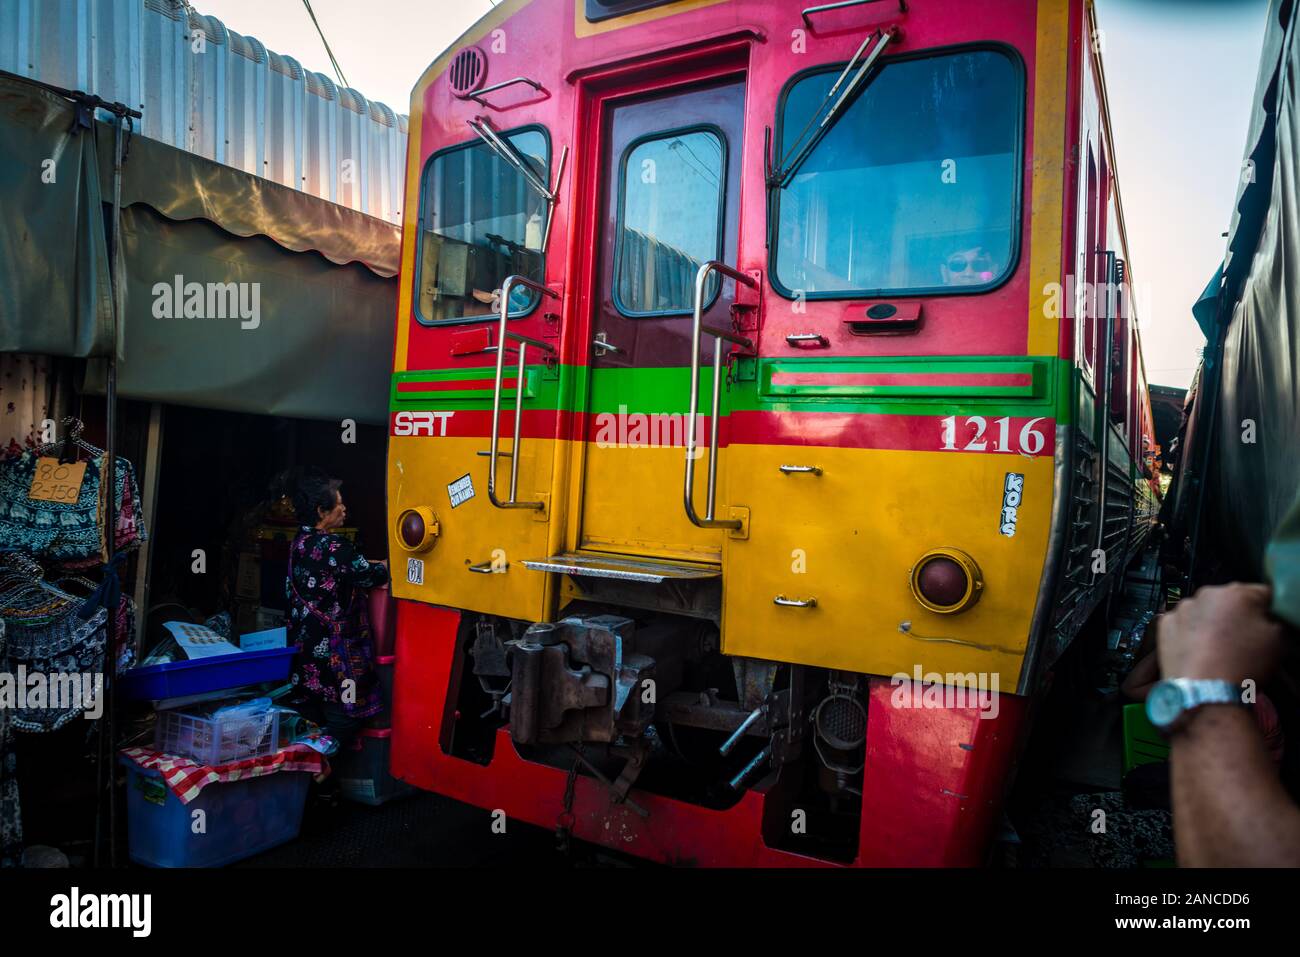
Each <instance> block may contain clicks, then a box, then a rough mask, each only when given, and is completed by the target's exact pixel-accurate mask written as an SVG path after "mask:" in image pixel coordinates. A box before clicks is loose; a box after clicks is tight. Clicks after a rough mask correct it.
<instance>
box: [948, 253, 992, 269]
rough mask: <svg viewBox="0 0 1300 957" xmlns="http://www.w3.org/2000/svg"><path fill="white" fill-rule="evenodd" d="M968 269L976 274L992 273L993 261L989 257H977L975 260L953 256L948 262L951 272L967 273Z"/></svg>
mask: <svg viewBox="0 0 1300 957" xmlns="http://www.w3.org/2000/svg"><path fill="white" fill-rule="evenodd" d="M967 269H971V270H972V271H974V272H991V271H992V270H993V260H992V259H990V258H989V257H988V256H976V257H975V258H974V259H967V258H966V257H965V256H953V257H952V258H951V259H949V260H948V271H949V272H965V271H966V270H967Z"/></svg>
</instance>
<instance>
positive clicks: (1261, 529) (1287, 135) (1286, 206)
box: [1206, 0, 1300, 625]
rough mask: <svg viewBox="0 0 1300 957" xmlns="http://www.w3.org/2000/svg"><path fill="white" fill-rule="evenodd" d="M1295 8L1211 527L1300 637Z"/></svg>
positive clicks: (1227, 294)
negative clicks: (1269, 592) (1268, 589)
mask: <svg viewBox="0 0 1300 957" xmlns="http://www.w3.org/2000/svg"><path fill="white" fill-rule="evenodd" d="M1289 6H1290V5H1289V3H1281V2H1279V0H1275V3H1274V5H1273V8H1272V9H1271V10H1270V21H1269V28H1268V37H1267V39H1266V43H1265V63H1264V66H1265V67H1267V66H1270V64H1269V62H1268V61H1269V57H1270V56H1272V55H1274V54H1273V51H1277V53H1276V55H1277V56H1278V57H1279V59H1278V60H1277V61H1275V62H1276V64H1277V69H1276V71H1275V72H1274V71H1273V70H1271V69H1264V68H1263V67H1262V68H1261V77H1260V87H1259V90H1258V91H1257V97H1256V98H1257V101H1258V103H1257V107H1256V122H1254V123H1252V135H1251V140H1250V142H1249V143H1248V147H1247V155H1248V158H1250V159H1251V160H1252V161H1253V162H1254V163H1255V165H1254V166H1253V167H1250V168H1251V169H1252V171H1253V173H1252V175H1251V176H1250V177H1248V178H1247V179H1248V181H1247V183H1246V185H1245V188H1244V189H1243V190H1242V197H1241V199H1240V200H1239V203H1238V216H1237V219H1236V221H1235V222H1234V228H1233V236H1232V239H1231V240H1230V242H1229V258H1228V261H1227V266H1226V269H1225V274H1226V279H1225V283H1224V289H1223V295H1222V299H1221V301H1220V303H1219V309H1218V322H1220V323H1224V324H1225V325H1226V328H1224V329H1223V330H1222V335H1223V353H1222V361H1221V363H1220V373H1221V379H1220V386H1219V401H1218V410H1217V415H1216V417H1215V418H1216V422H1215V432H1216V433H1217V434H1216V436H1215V439H1214V443H1215V444H1214V446H1213V448H1214V454H1213V456H1212V458H1211V461H1210V465H1209V471H1208V473H1207V475H1206V480H1207V489H1206V492H1207V496H1208V499H1207V501H1208V506H1207V509H1206V515H1207V522H1208V523H1209V530H1210V531H1211V533H1212V540H1213V541H1214V542H1215V543H1216V544H1217V546H1218V554H1217V555H1216V556H1215V557H1217V558H1219V559H1221V560H1222V561H1223V562H1224V563H1225V565H1226V566H1227V568H1228V569H1229V570H1230V571H1231V572H1232V573H1233V574H1234V575H1237V576H1238V577H1251V578H1256V579H1260V578H1265V577H1268V578H1269V580H1271V582H1272V584H1273V587H1274V611H1275V612H1276V613H1277V614H1279V615H1281V616H1282V617H1284V618H1286V619H1287V620H1289V621H1291V622H1292V623H1293V624H1297V625H1300V500H1298V498H1297V491H1298V490H1300V109H1298V104H1297V91H1296V84H1297V82H1300V51H1298V49H1297V45H1296V42H1295V40H1296V38H1295V24H1294V23H1290V24H1287V25H1284V18H1283V17H1281V16H1279V14H1280V13H1281V12H1283V11H1284V10H1288V9H1289ZM1261 117H1262V119H1261ZM1261 147H1263V148H1261ZM1265 162H1267V166H1265V165H1264V163H1265ZM1252 188H1253V192H1254V195H1253V196H1252V195H1251V194H1252ZM1218 332H1219V331H1218V330H1216V336H1217V335H1218ZM1214 339H1215V337H1212V338H1211V341H1212V342H1213V341H1214Z"/></svg>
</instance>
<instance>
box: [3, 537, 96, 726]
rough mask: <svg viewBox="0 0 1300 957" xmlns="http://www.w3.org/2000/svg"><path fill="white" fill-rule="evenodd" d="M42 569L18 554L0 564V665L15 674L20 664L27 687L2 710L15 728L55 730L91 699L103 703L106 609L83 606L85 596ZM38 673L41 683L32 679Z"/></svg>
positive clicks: (83, 707)
mask: <svg viewBox="0 0 1300 957" xmlns="http://www.w3.org/2000/svg"><path fill="white" fill-rule="evenodd" d="M41 574H42V572H41V569H40V566H38V565H36V563H35V562H32V561H31V560H30V559H25V558H21V557H19V556H7V557H6V560H5V561H4V562H3V563H0V621H3V624H4V631H5V652H4V655H3V657H0V670H2V671H4V672H5V673H6V674H9V675H15V676H16V675H18V674H19V669H20V668H21V669H22V673H23V674H24V675H25V676H26V687H27V688H28V689H29V691H28V692H27V693H25V694H24V695H23V696H22V697H23V700H22V701H20V702H15V703H14V704H13V706H12V707H9V708H7V709H6V710H7V711H8V718H9V721H10V723H11V725H12V727H13V728H15V729H17V730H19V731H36V732H39V731H56V730H58V729H59V728H61V727H63V726H64V725H66V724H68V723H69V722H70V721H72V720H73V719H75V718H77V717H79V716H80V715H81V714H82V713H84V712H85V710H86V709H87V707H89V706H90V705H91V704H92V703H99V704H102V701H99V702H96V700H95V696H96V695H97V694H98V693H102V687H103V679H102V675H103V673H104V659H105V652H106V646H107V643H108V629H107V624H108V610H107V609H105V608H103V607H102V606H101V607H95V608H86V609H84V610H83V606H84V605H85V601H84V600H83V599H81V598H78V597H76V596H74V595H70V594H68V593H67V592H65V591H63V590H62V589H59V588H55V587H54V586H53V585H51V584H49V583H48V582H45V581H42V580H41V578H40V576H41ZM83 614H84V615H86V617H84V618H83V617H82V615H83ZM38 675H39V676H42V678H41V680H40V682H37V683H33V678H34V676H38ZM97 675H98V676H101V677H100V678H99V680H98V682H96V681H95V676H97ZM87 680H89V682H90V684H89V685H87V683H86V681H87ZM73 683H75V684H76V686H77V687H76V689H75V693H74V689H73V688H72V684H73ZM40 684H43V686H44V689H45V693H44V694H43V695H41V696H40V697H36V696H34V695H33V694H32V693H31V691H30V689H32V688H35V687H37V686H39V685H40ZM96 685H98V687H96ZM56 693H57V694H58V698H57V699H56V698H55V695H56Z"/></svg>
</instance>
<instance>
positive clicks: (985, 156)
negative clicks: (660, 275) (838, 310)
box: [772, 50, 1023, 299]
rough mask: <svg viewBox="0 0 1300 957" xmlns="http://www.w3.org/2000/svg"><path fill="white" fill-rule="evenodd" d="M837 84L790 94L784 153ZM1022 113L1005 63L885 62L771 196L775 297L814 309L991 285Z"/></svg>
mask: <svg viewBox="0 0 1300 957" xmlns="http://www.w3.org/2000/svg"><path fill="white" fill-rule="evenodd" d="M838 72H839V71H837V70H835V69H830V70H827V71H825V72H818V73H814V74H811V75H807V76H804V77H803V78H802V79H800V80H798V81H796V82H795V83H794V84H793V85H792V86H791V87H790V88H789V90H788V92H787V93H786V97H785V105H784V109H783V112H782V116H781V140H782V143H781V146H782V150H781V152H782V153H783V154H784V153H786V152H788V151H789V149H790V146H791V142H792V141H793V140H794V139H795V137H797V136H798V134H799V131H800V130H801V129H803V128H804V127H805V126H806V124H807V122H808V120H809V117H810V116H812V115H813V113H814V111H816V110H817V109H818V108H819V107H820V105H821V104H822V103H823V102H824V100H825V98H826V94H827V92H828V90H829V89H830V87H831V85H832V84H833V83H834V82H835V79H836V77H837V76H838ZM1022 114H1023V92H1022V81H1021V74H1020V69H1019V67H1018V65H1017V64H1016V63H1015V62H1014V61H1013V60H1012V59H1011V58H1010V57H1009V56H1007V55H1006V54H1004V53H1001V52H998V51H993V50H977V51H967V52H961V53H953V54H946V55H942V56H934V57H927V58H924V59H908V60H899V61H895V62H893V63H889V64H886V65H885V66H884V67H882V68H881V69H880V70H879V72H878V73H877V74H876V76H875V77H874V78H872V79H871V81H870V82H869V83H868V84H867V86H866V87H865V88H864V89H863V90H862V91H861V93H860V94H859V95H858V96H857V98H856V99H855V100H854V102H853V103H852V104H851V105H850V106H849V107H848V108H847V109H846V110H845V111H844V112H843V113H842V115H840V116H839V118H838V121H837V122H836V123H835V124H834V125H833V126H831V127H830V129H829V130H828V131H827V132H826V134H825V135H824V136H823V137H822V139H821V140H820V141H819V142H818V143H817V145H816V147H815V148H814V149H813V151H812V152H811V153H810V154H809V155H808V157H807V159H806V160H805V161H804V162H803V163H802V164H801V165H800V166H799V168H798V171H797V173H796V174H795V175H794V176H793V177H792V178H791V180H790V182H789V185H788V186H787V187H786V188H785V189H784V190H780V191H779V192H778V194H777V203H778V209H777V229H776V243H775V247H774V253H773V257H774V263H773V268H772V273H773V278H774V281H775V283H776V285H777V287H778V288H779V289H781V290H782V291H783V292H784V293H785V294H787V295H789V296H791V297H797V296H801V295H802V296H806V297H807V298H810V299H816V298H855V297H867V296H878V295H886V294H888V295H898V294H909V293H910V294H917V293H923V292H924V293H931V292H954V293H956V292H977V291H979V290H981V289H990V288H992V287H994V286H996V285H998V284H999V283H1000V282H1001V281H1002V280H1003V279H1004V278H1005V277H1006V276H1007V275H1009V274H1010V271H1011V269H1012V267H1013V266H1014V259H1015V255H1016V249H1017V240H1018V233H1019V231H1018V229H1017V228H1016V227H1017V220H1018V206H1019V184H1020V176H1019V170H1018V167H1019V156H1020V148H1021V145H1020V141H1021V128H1022V127H1021V122H1022Z"/></svg>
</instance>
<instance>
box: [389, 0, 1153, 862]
mask: <svg viewBox="0 0 1300 957" xmlns="http://www.w3.org/2000/svg"><path fill="white" fill-rule="evenodd" d="M1102 38H1103V34H1102V33H1101V32H1100V31H1099V29H1098V25H1097V19H1096V12H1095V9H1094V5H1093V3H1092V2H1091V0H965V2H962V3H953V2H951V0H845V2H833V3H808V2H806V0H805V2H789V0H743V2H742V0H671V2H670V0H502V2H500V3H498V4H497V5H496V6H495V7H494V8H493V9H492V10H491V11H489V12H488V13H486V14H485V15H484V16H483V18H482V19H481V20H479V21H478V22H477V23H476V24H475V25H474V26H473V27H472V28H471V29H470V30H469V31H467V32H466V33H465V34H464V35H463V36H462V37H460V38H459V39H458V40H457V41H456V42H455V43H454V44H453V45H452V46H451V47H450V48H449V49H447V50H446V51H445V52H444V53H442V54H441V55H440V56H439V57H438V58H437V59H436V60H435V61H434V62H433V63H432V65H431V66H430V67H429V68H428V70H427V71H426V72H425V73H424V75H423V76H422V77H421V78H420V80H419V82H418V83H417V84H416V86H415V88H414V90H413V92H412V97H411V108H410V139H409V151H408V157H407V168H406V196H405V205H404V215H403V218H402V222H403V237H402V258H401V275H400V280H401V287H400V294H399V303H398V312H397V321H396V341H395V349H394V364H393V376H392V383H391V392H390V426H389V443H388V464H387V471H388V478H387V497H388V514H389V524H390V528H389V533H390V546H389V550H390V554H389V559H390V567H391V569H392V572H393V584H392V589H393V594H394V596H395V599H396V608H397V613H396V617H397V625H396V631H397V636H396V650H395V655H396V667H395V677H394V703H393V736H392V755H391V768H392V772H393V774H394V775H395V776H397V777H398V778H400V779H402V780H404V781H406V782H409V783H410V784H412V785H415V786H416V787H418V788H421V789H425V790H429V791H434V792H437V793H440V794H443V795H447V796H449V797H452V798H455V799H457V800H460V801H463V802H467V803H469V804H472V805H475V806H478V807H480V808H482V809H484V811H485V812H487V813H489V814H490V815H491V816H492V819H493V820H494V821H499V822H502V826H506V827H508V826H510V824H511V822H522V823H525V824H528V825H535V826H540V827H544V828H550V829H554V830H556V832H557V834H558V836H559V838H560V841H561V843H562V844H565V845H570V846H571V844H572V843H582V844H584V846H585V845H595V846H598V847H602V848H605V849H609V850H612V851H617V852H620V853H622V854H626V855H631V856H633V857H636V858H642V859H647V860H651V861H656V862H660V863H665V864H676V865H698V866H741V867H756V866H778V867H784V866H804V865H826V866H872V867H878V866H938V867H951V866H978V865H981V864H984V863H986V862H987V861H988V860H989V857H990V853H991V848H992V845H993V843H994V838H995V832H996V830H997V828H998V822H999V820H1000V815H1001V814H1002V809H1003V806H1004V802H1005V800H1006V795H1007V792H1008V789H1009V787H1010V786H1011V784H1012V782H1013V781H1014V779H1015V773H1016V769H1017V765H1018V761H1019V759H1020V756H1021V755H1022V753H1023V752H1024V749H1025V747H1026V742H1027V740H1028V735H1029V730H1030V728H1031V727H1032V726H1033V723H1034V721H1033V719H1034V715H1035V707H1036V702H1038V701H1040V700H1041V699H1042V697H1043V695H1044V694H1045V693H1046V689H1047V688H1048V687H1049V686H1050V685H1051V683H1052V675H1053V670H1054V668H1055V667H1056V666H1057V664H1058V662H1059V661H1060V660H1061V659H1062V655H1063V654H1065V653H1066V651H1067V649H1068V648H1069V647H1070V646H1071V644H1072V642H1074V641H1075V639H1076V638H1077V637H1078V636H1079V635H1080V634H1081V633H1083V632H1084V631H1085V629H1096V628H1097V627H1105V625H1106V624H1107V620H1108V616H1112V615H1113V614H1114V613H1115V611H1114V609H1115V607H1116V597H1117V596H1118V595H1119V594H1120V593H1121V592H1122V590H1123V588H1124V581H1125V575H1126V570H1127V569H1129V568H1130V567H1132V566H1133V565H1134V563H1135V562H1137V561H1139V560H1140V559H1141V558H1142V556H1145V555H1147V554H1149V553H1150V550H1151V548H1152V546H1153V541H1154V538H1155V536H1153V532H1154V530H1155V529H1156V527H1157V519H1158V512H1159V509H1160V506H1161V499H1160V491H1159V481H1158V468H1159V457H1160V454H1161V450H1160V448H1159V447H1158V446H1157V444H1156V440H1155V436H1154V431H1153V425H1152V416H1151V410H1150V403H1149V400H1148V395H1147V389H1148V387H1147V380H1146V375H1145V372H1144V368H1143V360H1142V349H1141V336H1140V329H1139V319H1138V315H1137V312H1138V309H1137V307H1138V306H1139V305H1140V304H1141V298H1142V297H1141V296H1140V295H1135V294H1134V290H1135V289H1139V288H1140V284H1138V283H1135V280H1134V267H1133V266H1132V264H1131V263H1130V262H1129V256H1128V244H1127V238H1126V231H1125V224H1124V215H1123V206H1122V203H1121V201H1120V192H1119V185H1118V178H1117V172H1116V169H1117V163H1116V156H1115V147H1114V141H1113V136H1112V133H1111V128H1110V121H1109V109H1108V105H1107V96H1106V84H1105V77H1104V72H1103V63H1102V54H1103V52H1104V51H1103V47H1104V43H1103V42H1102Z"/></svg>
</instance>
